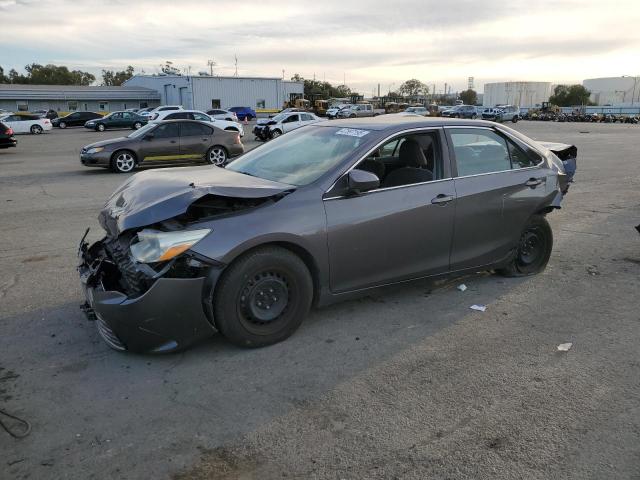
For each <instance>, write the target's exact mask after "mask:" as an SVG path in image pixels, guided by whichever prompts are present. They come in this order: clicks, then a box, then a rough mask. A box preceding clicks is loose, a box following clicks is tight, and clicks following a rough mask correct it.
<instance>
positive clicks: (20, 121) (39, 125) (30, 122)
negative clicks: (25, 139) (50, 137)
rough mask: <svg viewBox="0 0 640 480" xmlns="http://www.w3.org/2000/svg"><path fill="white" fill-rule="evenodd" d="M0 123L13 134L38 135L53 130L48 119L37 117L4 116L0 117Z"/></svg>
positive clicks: (13, 114) (14, 114)
mask: <svg viewBox="0 0 640 480" xmlns="http://www.w3.org/2000/svg"><path fill="white" fill-rule="evenodd" d="M0 122H2V123H4V124H6V125H7V126H8V127H11V128H12V129H13V131H14V132H15V133H32V134H34V135H39V134H41V133H42V132H48V131H49V130H51V129H52V128H53V125H51V120H49V119H48V118H40V117H39V116H38V115H19V114H16V113H12V114H9V115H6V114H5V115H1V116H0Z"/></svg>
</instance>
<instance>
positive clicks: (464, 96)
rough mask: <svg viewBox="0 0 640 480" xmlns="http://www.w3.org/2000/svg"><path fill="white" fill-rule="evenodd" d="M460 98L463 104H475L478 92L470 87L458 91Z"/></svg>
mask: <svg viewBox="0 0 640 480" xmlns="http://www.w3.org/2000/svg"><path fill="white" fill-rule="evenodd" d="M460 100H462V101H463V102H464V104H465V105H475V104H476V103H477V102H478V94H477V93H476V91H475V90H473V89H471V88H470V89H469V90H465V91H464V92H460Z"/></svg>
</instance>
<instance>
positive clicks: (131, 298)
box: [78, 235, 222, 352]
mask: <svg viewBox="0 0 640 480" xmlns="http://www.w3.org/2000/svg"><path fill="white" fill-rule="evenodd" d="M128 237H129V235H122V236H120V237H118V238H113V237H105V238H103V239H102V240H99V241H97V242H95V243H94V244H93V245H91V246H89V244H88V243H87V242H84V241H83V242H82V243H81V245H80V251H79V257H80V264H79V266H78V271H79V273H80V281H81V283H82V286H83V289H84V292H85V298H86V302H85V304H84V305H83V306H82V309H83V310H84V312H85V314H86V315H87V318H89V319H90V320H95V321H96V326H97V328H98V332H99V333H100V336H101V337H102V338H103V340H104V341H105V342H106V343H107V344H108V345H109V346H110V347H112V348H114V349H116V350H130V351H136V352H168V351H173V350H178V349H181V348H183V347H186V346H188V345H190V344H192V343H193V342H195V341H197V340H199V339H201V338H206V337H208V336H210V335H211V334H212V333H213V332H214V331H215V329H214V327H213V323H212V319H211V318H210V317H209V316H208V311H207V308H205V305H204V304H203V299H205V298H207V291H208V289H209V287H210V284H211V281H212V279H213V278H215V277H217V275H218V274H219V272H220V271H221V270H222V265H221V264H218V263H216V262H213V261H212V260H210V259H203V258H198V257H197V256H196V255H194V254H182V255H180V256H177V257H175V258H173V259H171V260H170V261H166V262H158V263H151V264H145V263H138V262H136V261H134V259H133V258H132V256H131V250H130V247H129V245H128V244H127V243H128V242H129V241H130V240H131V238H128Z"/></svg>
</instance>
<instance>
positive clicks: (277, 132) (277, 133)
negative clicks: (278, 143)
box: [269, 128, 282, 138]
mask: <svg viewBox="0 0 640 480" xmlns="http://www.w3.org/2000/svg"><path fill="white" fill-rule="evenodd" d="M280 135H282V132H281V131H280V130H278V129H277V128H276V129H275V130H272V131H271V132H269V137H270V138H278V137H279V136H280Z"/></svg>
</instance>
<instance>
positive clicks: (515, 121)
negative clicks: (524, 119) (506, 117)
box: [511, 115, 520, 123]
mask: <svg viewBox="0 0 640 480" xmlns="http://www.w3.org/2000/svg"><path fill="white" fill-rule="evenodd" d="M518 120H520V119H519V118H518V116H517V115H515V116H514V117H513V118H512V119H511V121H512V122H513V123H518Z"/></svg>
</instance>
